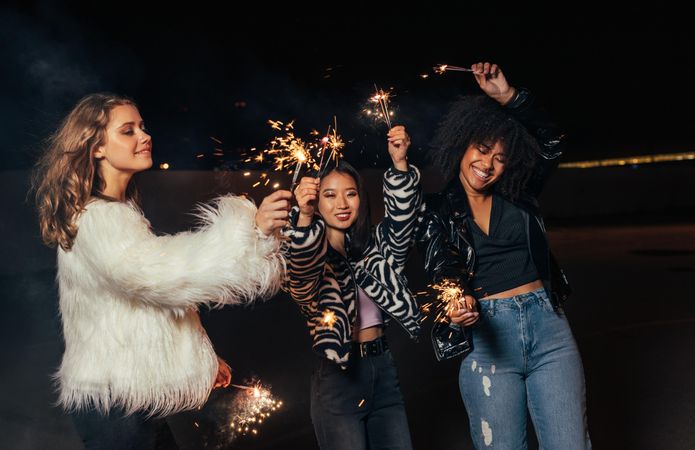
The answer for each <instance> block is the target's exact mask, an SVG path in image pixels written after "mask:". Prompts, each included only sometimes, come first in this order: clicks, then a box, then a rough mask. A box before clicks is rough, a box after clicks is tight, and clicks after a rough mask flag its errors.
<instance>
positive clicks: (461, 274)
mask: <svg viewBox="0 0 695 450" xmlns="http://www.w3.org/2000/svg"><path fill="white" fill-rule="evenodd" d="M437 203H440V200H439V199H436V198H434V197H432V198H428V200H427V207H426V210H425V212H424V217H423V220H422V223H421V224H420V229H419V230H418V236H417V247H418V251H419V253H420V254H421V255H422V257H423V259H424V264H425V272H426V273H427V276H428V277H429V279H430V281H432V282H433V283H438V282H440V281H441V280H444V279H454V280H459V282H460V283H461V285H462V287H463V288H464V290H466V291H467V280H468V257H467V256H466V255H462V254H461V249H459V246H457V245H456V243H455V242H452V239H451V238H452V234H453V233H455V232H456V231H455V230H452V225H451V224H448V223H446V222H445V219H444V218H443V217H442V215H443V214H442V213H441V211H438V210H437V209H438V206H439V205H438V204H437Z"/></svg>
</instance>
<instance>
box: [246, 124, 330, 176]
mask: <svg viewBox="0 0 695 450" xmlns="http://www.w3.org/2000/svg"><path fill="white" fill-rule="evenodd" d="M268 124H269V125H270V126H271V128H273V129H274V130H277V131H280V132H282V133H283V134H282V135H280V136H276V137H275V138H273V139H272V140H271V141H270V144H269V146H268V148H265V149H263V150H260V151H258V150H257V149H255V148H253V149H251V151H254V152H257V153H256V154H255V155H253V156H250V155H247V158H246V159H245V160H244V162H248V163H250V162H255V163H259V164H260V163H263V162H264V161H265V160H266V159H267V160H270V161H272V164H273V169H274V170H275V171H284V170H288V169H290V168H291V167H293V169H291V170H289V173H292V174H293V178H292V188H293V187H294V185H295V183H296V182H297V178H298V177H299V173H300V172H301V170H302V168H303V167H304V166H306V167H310V168H312V169H317V168H318V166H317V165H316V162H315V161H314V158H313V156H312V154H311V153H312V151H313V150H314V148H315V147H316V144H314V143H311V142H305V141H304V140H303V139H301V138H299V137H297V136H296V135H295V134H294V121H292V122H289V123H287V124H285V123H283V122H281V121H279V120H269V121H268ZM270 181H271V180H270V179H267V180H264V186H266V185H268V184H269V183H270ZM259 184H260V183H256V184H254V185H253V187H256V186H258V185H259ZM276 186H277V187H279V186H280V184H279V183H274V184H273V187H276Z"/></svg>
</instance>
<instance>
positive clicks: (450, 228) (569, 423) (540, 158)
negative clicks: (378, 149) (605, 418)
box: [418, 62, 591, 449]
mask: <svg viewBox="0 0 695 450" xmlns="http://www.w3.org/2000/svg"><path fill="white" fill-rule="evenodd" d="M471 69H472V70H473V75H474V76H475V79H476V81H477V82H478V84H479V86H480V88H481V89H482V91H483V92H484V93H485V94H486V95H482V96H480V95H478V96H469V97H464V98H462V99H460V100H458V101H457V102H456V103H454V104H453V106H452V107H451V109H450V110H449V112H448V113H447V115H446V116H445V118H444V119H443V121H442V122H441V124H440V126H439V128H438V130H437V132H436V134H435V137H434V140H433V146H432V147H433V150H432V151H431V152H430V158H431V161H432V163H433V165H434V166H435V167H436V168H437V169H438V170H439V171H440V173H441V175H442V176H443V177H444V179H445V180H446V182H447V185H446V187H445V188H444V190H443V191H442V192H440V193H437V194H434V195H432V196H429V197H428V198H427V200H426V203H427V212H426V213H425V216H424V218H423V223H422V224H421V227H420V233H419V237H418V245H419V246H420V252H421V253H422V254H423V256H424V258H425V269H426V271H427V273H428V275H429V276H430V277H431V278H432V280H433V281H434V282H436V283H440V282H443V281H448V282H454V283H457V284H458V285H459V286H460V287H461V288H462V289H463V292H464V301H462V302H461V304H460V308H458V309H456V308H454V309H456V310H454V311H451V312H450V313H449V314H448V317H449V321H450V322H449V323H438V324H436V325H435V327H434V328H433V330H432V340H433V344H434V348H435V353H436V356H437V358H438V359H440V360H441V359H448V358H452V357H455V356H459V355H463V356H464V359H463V361H462V363H461V368H460V372H459V387H460V390H461V396H462V398H463V401H464V403H465V407H466V410H467V413H468V418H469V423H470V430H471V435H472V438H473V442H474V444H475V446H476V448H479V449H480V448H488V447H494V448H505V449H507V448H508V449H511V448H526V447H527V437H526V420H527V419H526V417H527V411H528V413H530V416H531V419H532V421H533V425H534V428H535V431H536V435H537V436H538V440H539V443H540V448H553V449H555V448H558V449H559V448H562V449H585V448H590V447H591V442H590V439H589V434H588V430H587V425H586V401H585V385H584V373H583V368H582V362H581V358H580V355H579V351H578V350H577V345H576V343H575V340H574V338H573V336H572V331H571V330H570V327H569V324H568V323H567V320H566V318H565V314H564V312H563V309H562V305H563V302H564V301H565V299H566V298H567V296H568V295H569V292H570V291H569V284H568V282H567V279H566V277H565V275H564V273H563V272H562V270H561V269H560V267H559V266H558V264H557V263H556V261H555V259H554V257H553V255H552V253H551V252H550V248H549V245H548V241H547V238H546V235H545V226H544V224H543V219H542V218H541V216H540V214H539V205H538V201H537V198H538V196H539V194H540V192H541V190H542V188H543V185H544V184H545V181H546V179H547V177H548V175H549V174H550V172H551V171H552V169H554V168H555V167H556V165H557V161H558V158H559V156H560V155H561V154H562V150H563V145H564V136H563V134H562V132H561V131H560V129H559V128H558V126H557V125H556V124H555V123H554V122H553V121H552V120H551V118H550V116H549V115H548V114H547V113H546V111H545V110H544V109H543V108H541V107H539V106H538V104H537V102H536V99H535V97H534V96H533V95H532V94H531V93H530V92H529V91H528V90H526V89H516V88H514V87H512V86H510V85H509V83H508V82H507V80H506V78H505V76H504V74H503V73H502V71H501V70H500V68H499V67H498V66H497V65H496V64H491V63H487V62H486V63H477V64H474V65H473V66H472V67H471Z"/></svg>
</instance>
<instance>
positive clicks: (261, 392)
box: [229, 381, 283, 435]
mask: <svg viewBox="0 0 695 450" xmlns="http://www.w3.org/2000/svg"><path fill="white" fill-rule="evenodd" d="M232 386H233V387H235V388H237V389H239V390H240V392H238V393H237V395H236V396H235V397H234V400H233V401H232V404H231V408H230V414H231V417H230V419H229V428H230V431H232V432H233V433H235V434H248V433H252V434H254V435H255V434H258V427H259V426H260V425H261V424H263V422H264V421H265V420H266V419H268V417H270V416H271V414H272V413H274V412H276V411H277V410H278V409H280V407H282V404H283V403H282V401H281V400H278V399H277V398H275V396H273V394H272V392H271V391H270V389H269V388H268V387H267V386H264V385H262V384H261V383H260V381H255V382H253V383H251V385H250V386H244V385H238V384H232Z"/></svg>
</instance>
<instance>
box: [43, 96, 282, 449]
mask: <svg viewBox="0 0 695 450" xmlns="http://www.w3.org/2000/svg"><path fill="white" fill-rule="evenodd" d="M151 166H152V138H151V137H150V135H149V134H148V133H147V131H146V130H145V126H144V123H143V120H142V117H141V116H140V113H139V111H138V108H137V107H136V105H135V103H133V101H132V100H130V99H128V98H124V97H120V96H116V95H111V94H93V95H89V96H87V97H85V98H84V99H82V100H81V101H80V102H79V103H78V104H77V105H76V106H75V107H74V108H73V110H72V111H71V112H70V113H69V114H68V116H67V117H66V118H65V120H64V121H63V123H62V125H61V126H60V128H59V129H58V131H57V132H56V133H55V134H54V135H53V136H52V138H51V139H50V140H49V143H48V145H47V147H46V150H45V153H44V154H43V155H42V157H41V159H40V161H39V162H38V164H37V167H36V170H35V173H34V189H35V193H36V201H37V208H38V216H39V221H40V226H41V234H42V237H43V240H44V242H45V243H46V244H47V245H49V246H53V247H57V251H58V283H59V289H60V313H61V318H62V323H63V334H64V338H65V354H64V355H63V360H62V363H61V365H60V369H59V370H58V373H57V374H56V380H57V383H58V386H59V390H60V398H59V403H60V405H61V406H62V407H63V408H64V409H65V410H67V411H68V412H70V413H71V414H72V417H73V419H74V422H75V425H76V428H77V430H78V432H79V434H80V435H81V437H82V439H83V441H84V442H85V445H86V446H87V448H155V447H161V446H166V448H171V447H172V446H175V443H174V441H173V439H172V436H171V432H170V430H169V429H168V427H167V425H166V422H165V421H164V420H163V418H164V417H165V416H168V415H170V414H173V413H176V412H178V411H182V410H186V409H192V408H196V407H198V406H201V405H202V404H204V403H205V401H206V399H207V397H208V395H209V393H210V391H211V389H213V387H219V386H226V385H228V384H229V382H230V379H231V372H230V369H229V366H227V364H226V363H224V361H222V360H221V359H219V358H218V357H217V356H216V354H215V351H214V349H213V347H212V345H211V343H210V340H209V339H208V337H207V334H206V332H205V330H204V329H203V328H202V326H201V323H200V319H199V317H198V312H197V309H198V307H199V306H200V305H223V304H241V303H244V302H249V301H251V300H253V299H254V298H257V297H268V296H271V295H273V294H274V293H275V292H276V290H277V289H278V287H279V285H280V282H281V278H282V276H283V273H284V261H283V259H282V257H281V256H280V254H279V241H278V240H277V239H276V238H275V237H274V236H273V234H274V232H275V230H277V229H279V228H281V227H283V226H284V225H285V224H286V220H287V214H288V206H289V203H288V200H289V199H290V197H291V194H290V193H289V192H287V191H277V192H275V193H273V194H272V195H270V196H269V197H267V198H265V199H264V201H263V203H262V204H261V205H260V207H259V208H258V209H257V208H256V207H255V206H254V204H253V203H252V202H251V201H249V200H247V199H244V198H240V197H235V196H232V195H227V196H224V197H220V198H218V199H217V200H216V201H215V202H214V203H213V204H212V205H208V206H203V207H200V209H199V210H198V211H197V214H198V217H199V219H200V222H201V226H200V228H199V229H198V230H197V231H194V232H184V233H179V234H176V235H172V236H157V235H155V234H154V233H153V232H152V230H151V229H150V225H149V222H148V221H147V220H146V219H145V217H144V216H143V214H142V212H141V211H140V209H139V208H138V205H137V197H136V193H135V190H134V187H133V183H132V178H133V175H134V174H135V173H137V172H140V171H143V170H146V169H149V168H150V167H151Z"/></svg>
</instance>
